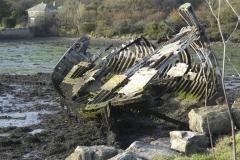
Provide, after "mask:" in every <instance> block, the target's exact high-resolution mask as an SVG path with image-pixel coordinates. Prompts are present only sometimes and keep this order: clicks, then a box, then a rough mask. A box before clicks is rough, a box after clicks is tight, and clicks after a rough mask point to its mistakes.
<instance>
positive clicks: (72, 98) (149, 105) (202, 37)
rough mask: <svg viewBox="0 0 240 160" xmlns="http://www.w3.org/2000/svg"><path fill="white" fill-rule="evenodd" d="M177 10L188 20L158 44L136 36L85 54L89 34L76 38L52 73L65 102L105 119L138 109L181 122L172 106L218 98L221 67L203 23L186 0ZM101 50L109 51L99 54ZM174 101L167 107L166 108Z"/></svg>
mask: <svg viewBox="0 0 240 160" xmlns="http://www.w3.org/2000/svg"><path fill="white" fill-rule="evenodd" d="M179 14H180V15H181V17H182V19H183V20H184V21H185V23H186V24H187V25H186V26H185V27H183V28H182V29H181V30H180V31H178V32H176V33H175V34H174V35H173V36H172V38H171V39H169V40H168V41H167V42H164V43H160V44H159V46H157V47H155V46H154V45H153V44H151V43H150V42H149V41H148V40H147V39H146V38H144V37H142V36H141V37H138V38H136V39H134V40H131V41H129V42H127V44H123V45H122V46H121V47H119V48H117V49H114V50H113V51H112V52H111V53H107V50H108V49H109V48H110V47H106V48H103V49H101V50H100V51H99V52H98V53H95V54H89V53H87V52H86V50H87V47H88V45H89V41H90V40H89V38H87V37H82V38H80V39H79V40H77V41H76V43H74V44H73V45H72V46H71V47H70V49H69V50H68V51H67V52H66V53H65V54H64V56H63V57H62V58H61V60H60V61H59V63H58V64H57V65H56V67H55V68H54V72H53V74H52V81H53V84H54V86H55V88H56V90H57V91H58V93H59V94H60V95H61V96H62V98H63V99H64V101H65V104H66V105H67V106H68V107H69V108H71V109H72V110H74V111H75V112H76V113H78V114H80V115H82V116H84V117H85V118H89V119H103V118H104V119H107V120H108V119H111V118H112V117H113V116H115V117H116V116H117V115H118V113H119V110H121V111H124V112H126V113H128V114H130V115H131V114H133V115H134V113H135V112H136V111H141V112H144V113H148V114H150V115H154V116H157V117H159V118H162V119H164V120H167V121H170V122H172V123H176V124H180V125H181V124H182V125H185V123H184V122H186V121H187V118H186V114H182V116H185V118H183V119H179V117H173V116H171V112H174V111H175V110H179V108H181V106H184V107H183V108H184V109H183V110H182V111H181V112H183V113H184V112H186V110H187V109H186V107H187V108H188V109H189V108H193V107H199V106H201V105H203V104H204V103H206V104H207V105H210V104H216V103H220V102H221V101H222V95H223V92H222V82H221V73H220V70H219V68H218V63H217V59H216V57H215V55H214V53H213V52H212V50H211V48H210V47H209V40H208V37H207V35H206V34H205V31H204V27H203V26H202V25H201V24H200V23H199V22H198V20H197V18H196V17H195V15H194V13H193V8H192V6H191V5H190V4H189V3H187V4H184V5H182V6H181V7H180V8H179ZM170 27H171V28H173V27H172V26H170ZM103 54H108V55H107V56H105V57H104V58H102V57H101V56H102V55H103ZM193 54H195V57H198V62H197V61H195V60H194V59H193ZM173 103H174V105H175V106H174V107H172V110H169V109H168V111H165V109H164V108H165V107H166V106H167V107H168V108H169V107H170V106H171V105H173Z"/></svg>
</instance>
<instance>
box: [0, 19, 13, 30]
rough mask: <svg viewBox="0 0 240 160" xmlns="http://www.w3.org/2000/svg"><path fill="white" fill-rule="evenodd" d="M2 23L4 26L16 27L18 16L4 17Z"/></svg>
mask: <svg viewBox="0 0 240 160" xmlns="http://www.w3.org/2000/svg"><path fill="white" fill-rule="evenodd" d="M2 25H3V27H4V28H14V27H15V26H16V18H11V17H7V18H3V19H2Z"/></svg>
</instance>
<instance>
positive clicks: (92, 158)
mask: <svg viewBox="0 0 240 160" xmlns="http://www.w3.org/2000/svg"><path fill="white" fill-rule="evenodd" d="M118 152H119V151H118V150H117V149H115V148H113V147H107V146H103V145H99V146H97V145H96V146H89V147H88V146H78V147H77V148H76V149H75V151H74V153H72V154H71V155H70V156H69V157H67V158H66V160H106V159H109V158H111V157H113V156H115V155H117V154H118Z"/></svg>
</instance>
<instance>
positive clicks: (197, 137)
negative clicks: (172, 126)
mask: <svg viewBox="0 0 240 160" xmlns="http://www.w3.org/2000/svg"><path fill="white" fill-rule="evenodd" d="M170 142H171V148H172V149H175V150H177V151H180V152H184V153H187V154H195V153H205V152H206V149H207V148H208V147H209V137H208V136H206V135H203V134H201V133H198V132H191V131H172V132H170Z"/></svg>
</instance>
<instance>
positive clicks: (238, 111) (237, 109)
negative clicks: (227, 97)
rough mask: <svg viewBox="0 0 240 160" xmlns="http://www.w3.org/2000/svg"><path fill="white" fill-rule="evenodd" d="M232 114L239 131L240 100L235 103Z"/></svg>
mask: <svg viewBox="0 0 240 160" xmlns="http://www.w3.org/2000/svg"><path fill="white" fill-rule="evenodd" d="M232 114H233V119H234V123H235V125H236V127H237V129H240V98H238V99H237V100H235V101H234V103H233V105H232Z"/></svg>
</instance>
